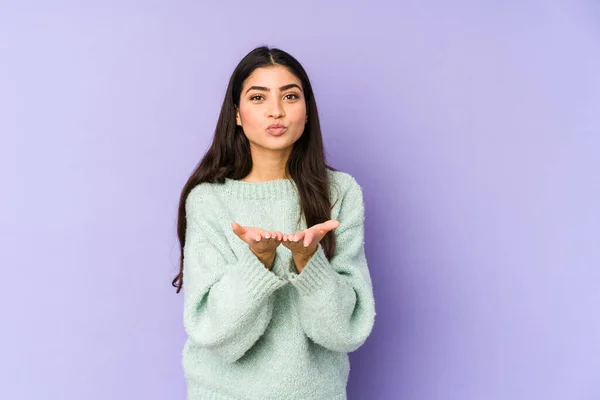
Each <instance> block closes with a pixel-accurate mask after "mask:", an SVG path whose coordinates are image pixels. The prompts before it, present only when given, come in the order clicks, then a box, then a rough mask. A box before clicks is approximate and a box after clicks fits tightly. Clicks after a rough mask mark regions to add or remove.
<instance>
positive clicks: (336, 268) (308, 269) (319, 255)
mask: <svg viewBox="0 0 600 400" xmlns="http://www.w3.org/2000/svg"><path fill="white" fill-rule="evenodd" d="M340 207H341V209H340V216H339V221H340V226H339V227H338V228H337V229H336V230H335V235H336V241H337V247H336V251H335V254H334V256H333V257H332V259H331V261H328V260H327V258H326V256H325V252H324V251H323V248H322V246H321V244H319V245H318V246H317V250H316V252H315V253H314V254H313V255H312V257H311V258H310V259H309V260H308V261H306V265H305V266H304V268H303V269H302V272H301V273H299V274H293V276H292V278H291V279H290V283H291V284H292V285H294V287H295V288H296V289H297V290H296V291H295V292H296V298H297V302H296V304H297V307H296V308H297V310H298V313H299V317H300V323H301V325H302V327H303V329H304V331H305V333H306V335H307V336H308V337H310V338H311V339H312V340H313V341H314V342H315V343H318V344H320V345H321V346H323V347H325V348H327V349H330V350H333V351H339V352H352V351H354V350H356V349H358V348H359V347H360V346H362V344H363V343H364V342H365V341H366V339H367V337H368V336H369V334H370V333H371V330H372V328H373V325H374V322H375V301H374V297H373V288H372V282H371V277H370V275H369V270H368V266H367V261H366V258H365V252H364V202H363V196H362V190H361V188H360V186H359V185H358V183H356V182H355V181H354V180H353V182H352V185H351V186H350V188H349V189H348V190H347V192H346V193H345V195H344V198H343V201H342V204H341V206H340Z"/></svg>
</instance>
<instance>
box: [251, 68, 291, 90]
mask: <svg viewBox="0 0 600 400" xmlns="http://www.w3.org/2000/svg"><path fill="white" fill-rule="evenodd" d="M290 83H295V84H297V85H298V86H300V87H302V82H300V79H298V77H297V76H296V75H294V74H292V73H291V72H290V71H289V70H288V69H287V68H285V67H283V66H281V65H273V66H268V67H260V68H256V69H255V70H254V71H252V74H250V76H249V77H248V78H247V79H246V80H245V81H244V86H243V87H244V88H246V87H248V86H254V85H256V86H266V87H268V88H271V89H273V88H275V89H277V88H279V87H280V86H284V85H287V84H290Z"/></svg>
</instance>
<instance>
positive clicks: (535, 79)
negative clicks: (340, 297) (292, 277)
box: [0, 0, 600, 400]
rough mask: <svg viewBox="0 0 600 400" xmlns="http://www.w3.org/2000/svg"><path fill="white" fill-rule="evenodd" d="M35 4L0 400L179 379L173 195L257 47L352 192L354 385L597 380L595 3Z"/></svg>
mask: <svg viewBox="0 0 600 400" xmlns="http://www.w3.org/2000/svg"><path fill="white" fill-rule="evenodd" d="M11 3H12V4H11ZM36 3H37V4H36ZM48 3H49V2H42V1H37V2H35V1H20V2H17V1H13V2H10V1H9V2H8V3H7V2H2V4H1V5H0V132H1V136H0V137H1V141H0V174H1V175H0V178H1V181H2V196H1V200H0V201H1V207H0V235H1V240H0V246H1V250H0V265H1V267H2V273H3V277H2V289H1V290H0V312H1V315H2V325H1V328H0V346H1V350H0V354H1V355H0V398H2V399H11V400H24V399H27V400H33V399H36V400H37V399H52V400H54V399H56V400H81V399H85V400H106V399H111V400H120V399H123V400H125V399H146V400H150V399H152V400H159V399H183V398H184V390H185V386H184V380H183V376H182V371H181V367H180V353H181V349H182V346H183V343H184V340H185V335H184V332H183V327H182V321H181V318H182V296H181V295H176V294H175V292H174V289H172V288H171V287H170V282H171V279H172V278H173V276H174V274H175V272H176V269H177V257H178V248H177V241H176V236H175V224H176V222H175V217H176V208H177V201H178V196H179V191H180V189H181V187H182V185H183V183H184V182H185V180H186V178H187V176H188V174H189V173H190V172H191V169H192V168H193V166H194V165H195V164H196V162H197V161H198V160H199V158H200V157H201V156H202V154H203V153H204V151H205V150H206V148H207V146H208V144H209V142H210V139H211V137H212V133H213V129H214V127H215V124H216V119H217V114H218V112H219V107H220V105H221V102H222V99H223V94H224V90H225V87H226V84H227V80H228V78H229V75H230V73H231V72H232V70H233V68H234V67H235V65H236V63H237V62H238V61H239V59H240V58H241V57H242V56H243V55H244V54H245V53H246V52H247V51H249V50H250V49H251V48H253V47H254V46H256V45H259V44H263V43H266V44H270V45H273V46H278V47H281V48H283V49H285V50H288V51H290V52H291V53H292V54H293V55H295V56H296V57H297V58H298V59H299V60H300V61H301V62H302V63H303V64H304V65H305V67H306V68H307V70H308V73H309V75H310V77H311V79H312V80H313V84H314V87H315V91H316V95H317V99H318V102H319V103H318V104H319V108H320V111H321V118H322V121H323V130H324V135H325V141H326V145H327V150H328V154H329V160H330V161H331V163H332V164H333V165H334V166H336V167H338V168H340V169H342V170H345V171H347V172H349V173H351V174H353V175H354V176H355V177H356V178H357V180H358V181H359V182H360V183H361V185H362V186H363V188H364V191H365V195H366V207H367V256H368V259H369V261H370V267H371V271H372V275H373V280H374V284H375V293H376V300H377V305H378V315H377V320H376V324H375V329H374V331H373V334H372V336H371V337H370V338H369V340H368V341H367V343H366V344H365V345H364V347H362V348H361V349H360V350H358V351H357V352H355V353H353V354H352V356H351V360H352V373H351V378H350V379H351V381H350V384H349V393H350V399H351V400H362V399H369V400H371V399H392V400H395V399H402V400H438V399H439V400H459V399H460V400H465V399H468V400H480V399H486V400H506V399H511V400H525V399H528V400H529V399H544V400H554V399H556V400H559V399H560V400H592V399H600V317H599V316H600V311H599V308H600V231H599V227H600V177H599V175H600V171H599V170H600V72H599V71H600V29H599V27H600V24H599V21H600V7H599V6H598V5H597V3H596V2H594V1H591V0H590V1H587V2H579V1H564V2H548V1H537V2H536V1H520V2H510V1H496V2H489V4H484V2H475V1H467V0H460V1H455V2H444V1H441V0H439V1H431V0H429V1H412V2H409V1H404V2H391V1H390V2H389V5H386V6H383V5H381V6H377V5H375V4H374V3H373V4H370V5H368V6H367V5H366V2H363V3H365V5H355V6H350V5H349V3H348V2H341V1H340V2H337V4H336V5H325V4H320V5H318V6H317V5H316V3H315V5H310V4H306V3H305V2H298V4H297V5H295V6H291V5H288V4H289V3H288V2H261V1H253V2H241V1H238V2H233V3H235V4H233V3H232V2H224V3H221V5H218V6H217V5H216V4H217V2H212V3H214V5H212V6H203V5H200V4H201V3H202V2H193V1H169V2H167V1H163V2H157V1H152V2H141V1H140V2H138V4H135V3H134V2H132V1H109V2H102V4H99V2H89V4H87V5H84V4H83V2H74V1H72V2H67V1H54V2H52V3H54V4H53V5H49V4H48ZM450 3H452V4H453V5H452V6H450V5H449V4H450ZM516 3H519V4H516ZM329 4H332V3H329ZM392 4H394V5H392Z"/></svg>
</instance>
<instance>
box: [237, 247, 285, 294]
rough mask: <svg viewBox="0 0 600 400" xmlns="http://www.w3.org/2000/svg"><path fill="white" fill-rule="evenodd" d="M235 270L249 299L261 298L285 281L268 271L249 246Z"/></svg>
mask: <svg viewBox="0 0 600 400" xmlns="http://www.w3.org/2000/svg"><path fill="white" fill-rule="evenodd" d="M275 257H277V256H275ZM236 272H237V274H238V276H239V278H240V280H241V281H242V282H244V286H245V287H246V288H247V290H248V294H249V295H250V298H251V300H259V299H262V298H264V297H266V296H268V295H269V294H271V293H273V292H274V291H275V290H277V289H279V288H280V287H282V286H283V285H285V284H286V283H287V281H286V280H284V279H281V278H280V277H278V276H277V275H275V274H274V273H273V272H271V271H269V270H268V269H267V268H266V267H265V265H264V264H263V263H262V262H261V261H260V260H259V259H258V257H256V255H255V254H254V253H253V252H252V250H250V248H248V249H247V250H246V251H245V253H244V256H243V257H241V258H240V259H239V261H238V263H237V271H236Z"/></svg>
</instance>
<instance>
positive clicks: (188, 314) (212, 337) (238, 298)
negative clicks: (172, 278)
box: [183, 188, 286, 363]
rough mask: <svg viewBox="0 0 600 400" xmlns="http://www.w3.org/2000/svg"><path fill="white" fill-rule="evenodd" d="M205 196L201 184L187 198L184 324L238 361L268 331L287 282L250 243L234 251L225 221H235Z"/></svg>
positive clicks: (200, 341) (202, 340)
mask: <svg viewBox="0 0 600 400" xmlns="http://www.w3.org/2000/svg"><path fill="white" fill-rule="evenodd" d="M202 196H204V194H201V189H200V188H197V189H194V190H192V192H191V193H190V195H189V196H188V199H187V201H186V219H187V229H186V240H185V247H184V316H183V319H184V327H185V330H186V332H187V334H188V336H189V337H190V339H192V340H193V341H194V342H196V343H198V344H199V345H200V346H204V347H206V348H209V349H211V350H213V351H215V352H216V353H218V354H219V355H220V356H221V357H222V358H223V359H224V360H225V361H226V362H230V363H232V362H235V361H237V360H238V359H239V358H241V357H242V356H243V355H244V354H245V353H246V352H247V351H248V350H249V349H250V348H251V347H252V346H253V345H254V343H256V341H257V340H258V339H259V338H260V337H261V336H262V335H263V333H264V332H265V329H266V327H267V326H268V324H269V322H270V320H271V317H272V315H273V298H272V296H271V294H272V293H273V292H274V291H275V290H277V289H278V288H279V287H281V286H283V285H284V284H285V283H286V282H285V281H284V280H282V279H280V278H279V277H277V276H276V275H275V274H274V273H272V272H271V271H270V270H268V269H267V268H266V267H265V265H264V264H263V263H262V262H261V261H260V260H259V259H258V258H257V256H256V255H254V253H253V252H252V251H251V250H250V248H249V247H247V246H244V252H243V253H242V255H241V256H239V258H238V257H236V256H235V255H233V252H232V251H231V249H230V247H229V244H228V242H227V238H226V236H225V233H224V232H223V229H222V227H221V225H223V226H227V227H229V223H227V222H224V223H221V222H219V220H218V215H215V214H216V213H215V210H214V205H213V206H212V208H211V207H210V205H209V204H206V203H205V202H204V201H203V200H204V199H203V198H202ZM226 255H228V256H229V257H226ZM236 258H237V259H236ZM228 259H229V260H228ZM275 260H276V261H275V262H277V258H276V259H275Z"/></svg>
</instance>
